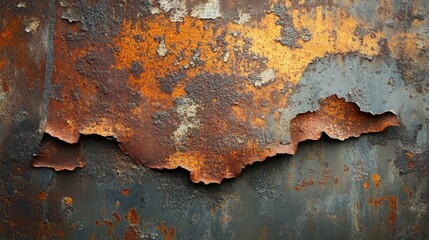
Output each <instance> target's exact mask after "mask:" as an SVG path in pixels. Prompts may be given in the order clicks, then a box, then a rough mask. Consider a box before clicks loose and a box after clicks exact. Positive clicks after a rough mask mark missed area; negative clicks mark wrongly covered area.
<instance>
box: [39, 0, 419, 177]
mask: <svg viewBox="0 0 429 240" xmlns="http://www.w3.org/2000/svg"><path fill="white" fill-rule="evenodd" d="M275 4H276V7H277V8H275V9H280V10H281V11H274V12H272V13H267V14H266V15H265V16H263V17H262V18H261V19H260V21H251V22H249V23H247V24H246V25H239V24H236V23H234V22H222V21H220V22H217V21H205V20H199V19H196V18H191V17H185V19H184V21H183V22H182V23H177V24H172V23H171V21H170V20H169V18H168V17H167V16H165V15H163V14H159V15H156V16H147V17H145V18H143V19H142V20H131V19H127V18H125V19H124V20H123V21H122V22H121V23H120V31H119V32H118V34H116V35H114V37H106V39H104V40H103V39H100V41H98V42H94V41H93V40H92V38H83V37H81V31H80V29H79V25H78V24H69V23H68V22H67V21H59V22H58V23H57V24H56V25H55V36H54V46H55V49H54V66H55V67H56V68H55V71H54V72H53V78H52V85H53V86H55V89H57V90H58V91H56V92H55V93H54V94H53V96H52V99H51V101H50V103H49V112H48V121H47V127H46V132H47V133H49V134H50V135H52V136H54V137H56V138H59V139H61V140H63V141H65V142H68V143H77V142H78V139H79V135H80V134H98V135H101V136H105V137H108V136H114V137H115V138H116V139H117V141H118V142H119V144H120V147H121V149H122V150H123V151H124V152H125V153H127V154H130V155H131V158H132V159H133V160H134V161H135V162H137V163H140V164H142V165H145V166H147V167H151V168H159V169H163V168H167V169H174V168H177V167H182V168H185V169H187V170H189V171H190V172H191V179H192V181H194V182H204V183H206V184H208V183H220V182H221V181H222V179H224V178H232V177H235V176H237V175H239V174H240V172H241V171H242V168H244V167H245V166H246V165H248V164H252V163H253V162H255V161H263V160H264V159H265V158H266V157H267V156H272V155H275V154H278V153H288V154H294V153H295V152H296V150H297V147H298V143H299V142H302V141H305V140H307V139H312V140H316V139H318V138H320V135H321V133H322V132H326V133H327V134H328V135H329V136H330V137H332V138H336V139H340V140H344V139H346V138H349V137H357V136H359V135H361V134H362V133H369V132H378V131H382V130H383V129H385V128H386V127H388V126H398V125H399V121H398V120H397V118H396V117H395V116H394V114H391V113H386V114H382V115H377V116H373V115H371V114H366V113H361V112H360V111H359V108H358V107H357V105H356V104H353V103H347V102H345V101H344V99H341V98H337V97H336V96H332V97H329V98H327V99H321V102H320V109H319V110H318V111H317V112H314V113H304V114H300V115H298V116H297V117H296V118H295V119H293V120H292V122H291V123H283V122H281V114H280V111H279V110H286V111H287V108H288V97H289V96H290V94H291V93H292V92H293V89H294V86H295V85H296V84H297V83H298V82H299V80H300V79H301V77H302V74H303V72H304V71H305V69H306V68H307V67H308V65H309V64H311V63H312V62H313V61H314V60H316V59H317V58H321V57H324V56H325V55H327V54H347V53H358V54H360V55H362V56H366V57H369V58H370V57H374V56H376V55H377V54H379V53H380V46H379V41H380V40H381V39H384V38H386V37H389V40H391V41H392V43H390V45H388V47H396V45H395V44H397V42H398V44H400V43H401V42H403V41H416V39H415V38H413V36H412V35H405V36H396V37H394V36H386V34H385V33H383V32H375V33H374V34H368V35H365V36H364V37H363V38H362V39H361V41H358V40H357V36H356V35H355V30H356V28H357V27H358V26H359V24H362V23H361V22H360V20H359V19H355V18H353V17H351V16H350V15H349V14H347V9H342V8H339V9H338V10H337V11H335V12H332V11H325V9H323V8H322V7H317V8H315V11H314V12H313V13H312V14H309V13H305V12H304V13H303V12H302V11H301V10H299V9H293V8H290V9H287V8H282V3H281V2H278V3H275ZM284 15H287V16H293V17H291V19H289V21H292V25H293V27H294V28H296V29H298V30H300V31H301V30H303V29H306V31H308V32H310V33H311V39H307V40H305V39H302V38H298V39H297V40H296V43H295V45H296V46H299V47H290V46H285V45H282V44H281V43H280V42H279V38H282V37H284V36H282V26H280V25H279V22H282V21H280V20H282V19H283V18H284ZM333 33H335V34H333ZM286 37H287V36H286ZM76 39H78V40H76ZM161 43H162V44H165V47H166V48H167V51H166V52H165V54H160V52H159V51H157V50H158V48H159V47H160V44H161ZM406 46H408V45H406ZM407 49H408V48H406V49H405V50H407ZM410 51H411V50H410ZM395 54H396V55H395ZM395 54H394V56H399V55H400V53H395ZM64 62H67V63H69V64H64ZM286 128H290V129H291V132H292V136H291V137H292V142H291V143H289V144H288V145H281V144H280V139H281V137H282V136H279V134H280V133H279V132H280V131H274V132H273V131H272V129H278V130H280V129H286ZM267 135H272V136H273V139H274V140H271V141H265V140H263V139H264V136H267ZM42 148H43V145H42ZM42 150H43V149H41V152H43V151H42ZM55 160H57V161H55ZM62 161H64V160H63V159H61V160H59V159H49V160H47V161H46V160H45V161H41V162H37V161H36V162H35V163H33V164H35V165H36V166H51V167H52V166H53V167H54V168H56V169H67V168H74V167H76V166H81V165H82V164H80V163H76V162H72V163H70V162H66V163H64V162H62ZM79 164H80V165H79Z"/></svg>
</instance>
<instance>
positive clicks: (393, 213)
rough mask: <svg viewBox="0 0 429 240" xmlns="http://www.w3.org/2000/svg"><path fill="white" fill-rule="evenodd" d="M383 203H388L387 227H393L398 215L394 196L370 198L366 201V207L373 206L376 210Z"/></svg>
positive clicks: (396, 198)
mask: <svg viewBox="0 0 429 240" xmlns="http://www.w3.org/2000/svg"><path fill="white" fill-rule="evenodd" d="M383 201H388V202H389V205H388V207H389V209H390V211H389V215H388V224H389V226H393V224H395V221H396V217H397V215H398V197H396V196H384V197H377V198H373V197H372V196H370V197H369V199H368V205H370V206H374V207H375V208H378V207H380V206H381V204H382V203H383Z"/></svg>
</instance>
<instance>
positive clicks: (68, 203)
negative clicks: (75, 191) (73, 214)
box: [63, 197, 73, 206]
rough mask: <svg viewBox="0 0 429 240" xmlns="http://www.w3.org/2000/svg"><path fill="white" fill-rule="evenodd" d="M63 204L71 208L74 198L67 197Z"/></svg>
mask: <svg viewBox="0 0 429 240" xmlns="http://www.w3.org/2000/svg"><path fill="white" fill-rule="evenodd" d="M63 203H64V204H65V205H67V206H71V205H73V198H71V197H65V198H64V199H63Z"/></svg>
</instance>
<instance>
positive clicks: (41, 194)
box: [37, 192, 48, 203]
mask: <svg viewBox="0 0 429 240" xmlns="http://www.w3.org/2000/svg"><path fill="white" fill-rule="evenodd" d="M46 199H48V194H47V193H46V192H39V193H38V194H37V202H39V203H41V202H44V201H46Z"/></svg>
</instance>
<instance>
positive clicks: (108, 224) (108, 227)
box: [103, 220, 113, 236]
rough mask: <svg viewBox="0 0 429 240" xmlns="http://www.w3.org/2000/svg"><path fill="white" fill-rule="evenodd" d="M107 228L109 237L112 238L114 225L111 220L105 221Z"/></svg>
mask: <svg viewBox="0 0 429 240" xmlns="http://www.w3.org/2000/svg"><path fill="white" fill-rule="evenodd" d="M103 223H104V224H105V225H106V226H107V235H108V236H112V234H113V223H112V221H110V220H104V222H103Z"/></svg>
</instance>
